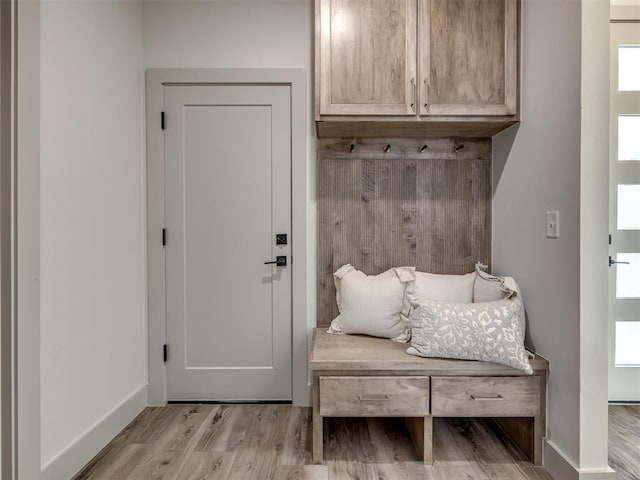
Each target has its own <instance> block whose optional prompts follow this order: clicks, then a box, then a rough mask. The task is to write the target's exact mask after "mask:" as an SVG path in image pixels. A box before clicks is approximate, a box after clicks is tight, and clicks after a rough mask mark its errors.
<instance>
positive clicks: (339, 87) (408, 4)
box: [316, 0, 417, 115]
mask: <svg viewBox="0 0 640 480" xmlns="http://www.w3.org/2000/svg"><path fill="white" fill-rule="evenodd" d="M317 1H319V12H318V13H319V14H320V25H319V28H320V35H319V39H320V52H319V53H320V65H319V70H320V75H319V76H318V77H316V78H317V81H319V82H320V114H321V115H415V114H416V112H417V110H416V105H415V103H416V62H417V58H416V16H417V4H416V0H317ZM316 38H318V37H316ZM316 68H318V65H316Z"/></svg>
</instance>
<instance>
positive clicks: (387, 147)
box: [384, 144, 391, 153]
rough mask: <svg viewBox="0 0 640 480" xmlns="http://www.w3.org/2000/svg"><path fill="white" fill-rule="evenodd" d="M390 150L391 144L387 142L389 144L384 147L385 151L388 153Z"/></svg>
mask: <svg viewBox="0 0 640 480" xmlns="http://www.w3.org/2000/svg"><path fill="white" fill-rule="evenodd" d="M389 150H391V145H389V144H387V145H386V146H385V147H384V153H387V152H388V151H389Z"/></svg>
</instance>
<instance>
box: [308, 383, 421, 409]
mask: <svg viewBox="0 0 640 480" xmlns="http://www.w3.org/2000/svg"><path fill="white" fill-rule="evenodd" d="M320 415H322V416H331V417H395V416H397V417H422V416H425V415H429V377H320Z"/></svg>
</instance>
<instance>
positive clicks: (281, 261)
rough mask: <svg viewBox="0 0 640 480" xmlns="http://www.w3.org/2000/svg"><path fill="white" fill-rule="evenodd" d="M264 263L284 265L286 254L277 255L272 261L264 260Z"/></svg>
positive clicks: (285, 263) (285, 264)
mask: <svg viewBox="0 0 640 480" xmlns="http://www.w3.org/2000/svg"><path fill="white" fill-rule="evenodd" d="M264 264H265V265H275V266H276V267H286V266H287V256H286V255H278V256H277V257H276V259H275V261H274V262H264Z"/></svg>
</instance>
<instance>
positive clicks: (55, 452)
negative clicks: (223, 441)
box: [40, 1, 146, 468]
mask: <svg viewBox="0 0 640 480" xmlns="http://www.w3.org/2000/svg"><path fill="white" fill-rule="evenodd" d="M143 85H144V84H143V70H142V6H141V4H139V3H137V2H133V1H127V2H115V1H113V2H103V1H93V2H86V1H44V2H42V5H41V83H40V87H41V88H40V93H41V136H40V140H41V158H40V160H41V203H40V208H41V217H40V225H41V328H40V341H41V359H40V361H41V377H40V378H41V385H40V388H41V416H42V417H41V448H42V451H41V461H42V465H43V466H44V467H45V468H46V467H47V466H49V465H50V464H52V463H55V461H57V460H58V459H60V458H61V457H62V456H64V454H65V452H66V451H68V449H70V448H73V447H74V446H75V442H77V441H79V440H81V439H83V438H85V436H86V435H89V434H91V431H92V429H94V428H97V427H99V426H100V424H101V422H103V421H108V420H109V418H110V414H113V413H114V412H115V411H117V409H118V408H119V407H121V406H122V404H123V403H126V401H127V400H128V399H130V398H131V397H132V395H134V394H135V393H136V392H139V391H140V389H141V388H145V387H144V386H145V384H146V317H145V312H146V306H145V295H146V292H145V277H144V272H145V260H144V258H145V253H144V178H143V133H142V132H143V129H142V126H143V117H142V112H143V93H144V90H143V88H144V87H143ZM145 401H146V400H145ZM124 420H125V419H120V422H122V421H124ZM99 446H100V445H98V447H99ZM94 453H95V452H94ZM86 460H88V459H86ZM86 460H85V461H86Z"/></svg>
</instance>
